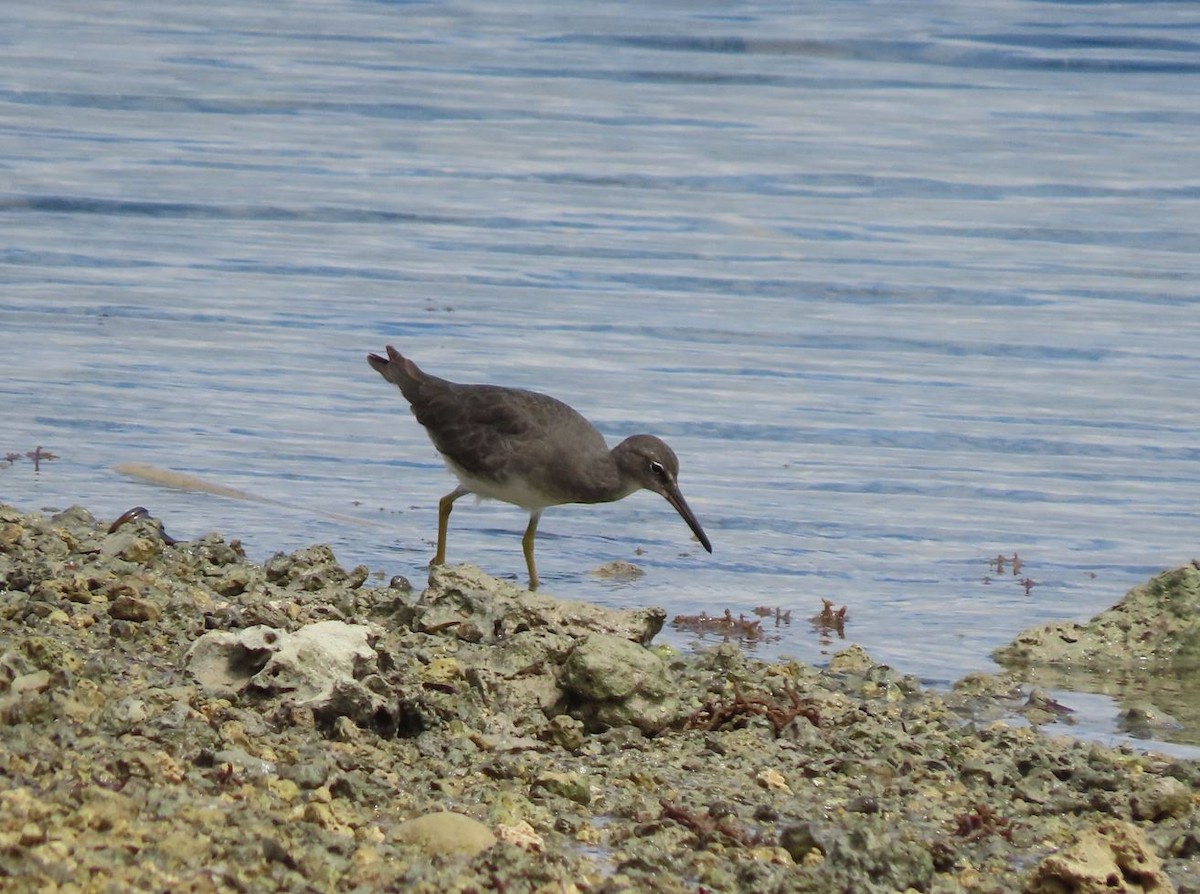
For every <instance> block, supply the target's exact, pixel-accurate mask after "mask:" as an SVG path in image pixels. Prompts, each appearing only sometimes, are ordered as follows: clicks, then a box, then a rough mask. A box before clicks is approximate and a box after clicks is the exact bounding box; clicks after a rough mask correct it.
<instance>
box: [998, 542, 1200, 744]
mask: <svg viewBox="0 0 1200 894" xmlns="http://www.w3.org/2000/svg"><path fill="white" fill-rule="evenodd" d="M994 657H995V659H996V660H997V661H998V662H1000V664H1002V665H1004V667H1005V668H1006V669H1008V670H1009V671H1010V673H1011V675H1012V677H1013V678H1020V679H1022V680H1025V681H1029V682H1031V683H1034V684H1036V685H1038V686H1043V687H1054V688H1058V689H1070V690H1073V691H1076V692H1097V693H1101V694H1103V695H1109V696H1112V697H1114V698H1115V699H1117V701H1118V702H1119V703H1120V705H1121V708H1120V713H1121V718H1120V723H1121V727H1122V729H1124V730H1126V731H1127V732H1129V733H1130V734H1131V735H1133V736H1134V737H1137V738H1161V737H1164V736H1169V737H1170V738H1171V739H1172V741H1177V742H1183V743H1190V744H1193V745H1200V564H1198V563H1196V562H1192V563H1189V564H1187V565H1184V566H1182V567H1180V568H1174V569H1171V570H1169V571H1164V572H1162V573H1161V574H1156V575H1155V576H1154V577H1152V578H1150V580H1148V581H1146V583H1144V584H1141V585H1139V586H1137V587H1134V588H1133V589H1131V590H1130V591H1129V592H1128V593H1126V594H1125V596H1124V597H1123V598H1122V599H1121V600H1120V601H1119V602H1118V603H1117V604H1116V605H1114V606H1112V607H1111V608H1109V609H1106V610H1105V611H1102V612H1100V614H1098V615H1096V617H1094V618H1092V619H1091V620H1090V621H1088V622H1087V623H1083V624H1081V623H1078V622H1075V621H1054V622H1051V623H1049V624H1042V625H1040V626H1038V627H1032V628H1030V629H1029V630H1025V631H1023V632H1022V633H1020V634H1019V635H1018V636H1017V638H1016V639H1015V640H1013V642H1012V643H1010V644H1009V645H1007V646H1004V647H1003V648H1001V649H998V650H997V651H996V652H995V654H994Z"/></svg>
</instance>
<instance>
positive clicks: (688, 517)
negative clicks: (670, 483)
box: [663, 487, 712, 553]
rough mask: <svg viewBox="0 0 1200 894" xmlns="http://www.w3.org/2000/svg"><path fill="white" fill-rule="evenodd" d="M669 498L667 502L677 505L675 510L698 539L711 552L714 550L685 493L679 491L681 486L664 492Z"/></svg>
mask: <svg viewBox="0 0 1200 894" xmlns="http://www.w3.org/2000/svg"><path fill="white" fill-rule="evenodd" d="M663 496H664V497H666V498H667V502H668V503H670V504H671V505H672V506H674V507H675V511H676V512H678V513H679V514H680V515H681V516H683V520H684V521H685V522H687V526H688V527H689V528H691V529H692V533H693V534H695V535H696V539H697V540H699V541H700V545H701V546H703V547H704V548H705V549H706V550H708V551H709V552H710V553H711V552H712V544H711V543H709V542H708V536H707V535H706V534H705V533H704V529H703V528H702V527H700V522H698V521H696V515H695V513H693V512H692V507H691V506H689V505H688V504H687V500H685V499H684V498H683V494H681V493H680V492H679V488H676V487H673V488H670V489H669V490H667V491H665V492H664V493H663Z"/></svg>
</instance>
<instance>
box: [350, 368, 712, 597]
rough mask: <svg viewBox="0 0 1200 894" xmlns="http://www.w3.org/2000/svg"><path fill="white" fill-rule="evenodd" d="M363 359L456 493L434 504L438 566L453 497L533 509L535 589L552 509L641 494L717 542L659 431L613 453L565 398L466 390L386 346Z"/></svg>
mask: <svg viewBox="0 0 1200 894" xmlns="http://www.w3.org/2000/svg"><path fill="white" fill-rule="evenodd" d="M367 362H369V363H370V364H371V367H372V368H373V369H374V370H375V371H376V372H378V373H379V374H380V375H381V376H383V377H384V378H385V379H387V380H388V381H389V382H391V383H392V384H394V385H397V386H399V388H400V391H401V392H402V393H403V394H404V397H405V399H407V400H408V402H409V404H411V406H412V411H413V415H414V416H416V417H417V421H418V422H419V423H421V425H423V426H425V431H426V432H428V433H429V437H430V440H432V441H433V446H434V447H436V448H437V451H438V453H440V454H441V455H442V459H444V460H445V461H446V465H447V466H448V467H449V469H450V471H451V472H453V473H454V476H455V477H456V478H458V487H456V488H454V490H452V491H450V493H448V494H446V496H444V497H442V499H441V500H440V501H439V502H438V539H437V552H436V553H434V556H433V563H432V564H434V565H441V564H443V563H444V562H445V561H446V527H447V523H448V522H449V521H450V511H451V509H453V508H454V501H455V500H457V499H458V498H459V497H462V496H465V495H467V494H475V495H476V496H477V497H479V498H481V499H492V500H503V501H504V502H505V503H512V504H513V505H515V506H520V507H521V508H522V509H526V510H528V511H529V525H528V527H526V528H525V536H524V537H523V538H522V540H521V546H522V548H523V549H524V551H525V564H526V566H527V567H528V568H529V589H531V590H536V589H537V585H538V576H537V567H536V566H535V565H534V562H533V538H534V536H535V535H536V533H537V526H538V520H539V519H540V518H541V517H542V510H544V509H545V508H546V507H547V506H558V505H560V504H562V503H610V502H612V501H614V500H620V499H623V498H625V497H627V496H629V495H630V494H631V493H633V492H634V491H637V490H642V489H643V488H644V489H645V490H652V491H654V492H655V493H656V494H660V495H661V496H663V497H665V498H666V500H667V502H668V503H670V504H671V505H672V506H674V507H675V511H676V512H678V513H679V514H680V515H681V516H683V520H684V521H685V522H687V525H688V527H689V528H691V529H692V533H693V534H695V535H696V539H698V540H699V541H700V544H701V545H702V546H703V547H704V548H705V549H706V550H708V551H709V552H710V553H711V552H712V544H711V543H709V542H708V537H707V536H705V534H704V529H703V528H701V527H700V522H698V521H697V520H696V516H695V515H694V514H693V513H692V510H691V508H689V507H688V504H687V501H686V500H684V499H683V494H681V493H680V492H679V485H678V484H677V483H676V480H675V479H676V477H677V476H678V474H679V460H678V459H677V458H676V457H675V452H674V451H673V450H671V448H670V447H668V446H667V445H666V444H665V443H663V442H662V441H661V440H659V439H658V438H656V437H654V436H653V435H633V436H631V437H628V438H626V439H625V440H624V441H622V442H621V443H620V444H618V445H617V446H616V447H614V448H612V449H611V450H609V449H608V445H607V444H605V443H604V436H603V435H601V434H600V432H599V431H598V430H597V429H596V427H595V426H594V425H592V424H591V423H590V422H588V421H587V420H586V419H584V418H583V417H582V416H581V415H579V413H577V412H575V410H573V409H571V408H570V407H569V406H567V405H566V404H565V403H563V402H562V401H561V400H556V399H555V398H553V397H550V396H549V395H546V394H539V393H538V392H536V391H523V390H521V389H518V388H502V387H500V386H499V385H460V384H457V383H455V382H447V381H446V380H445V379H439V378H438V377H437V376H431V375H429V374H428V373H425V372H422V371H421V369H420V368H419V367H418V366H417V365H416V364H415V363H413V362H412V361H411V360H409V359H407V358H406V357H403V356H401V354H400V352H399V351H397V350H396V349H395V348H393V347H392V346H391V345H388V348H387V357H380V356H379V355H378V354H368V355H367Z"/></svg>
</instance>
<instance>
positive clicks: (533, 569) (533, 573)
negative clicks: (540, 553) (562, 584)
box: [521, 509, 542, 590]
mask: <svg viewBox="0 0 1200 894" xmlns="http://www.w3.org/2000/svg"><path fill="white" fill-rule="evenodd" d="M541 517H542V511H541V510H540V509H537V510H535V511H533V512H531V513H529V526H528V527H527V528H526V529H525V536H524V537H522V538H521V548H522V549H523V550H524V551H525V567H526V568H528V569H529V589H531V590H536V589H537V588H538V576H537V566H536V565H534V564H533V538H534V537H535V536H536V535H537V526H538V519H540V518H541Z"/></svg>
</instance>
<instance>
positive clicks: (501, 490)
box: [442, 456, 562, 512]
mask: <svg viewBox="0 0 1200 894" xmlns="http://www.w3.org/2000/svg"><path fill="white" fill-rule="evenodd" d="M442 459H443V460H445V462H446V468H448V469H449V470H450V471H451V472H452V473H453V474H454V477H455V478H457V479H458V481H459V484H461V485H462V486H463V487H465V488H466V489H467V490H469V491H470V492H471V493H473V494H474V495H475V496H476V497H478V498H479V499H481V500H500V501H502V502H504V503H512V504H513V505H514V506H520V507H521V508H522V509H528V510H529V511H530V512H533V511H534V510H537V509H545V508H546V507H547V506H556V505H558V504H559V503H561V502H562V501H561V500H558V499H556V498H555V497H552V496H550V495H549V494H547V493H545V492H544V491H541V490H538V489H537V488H536V487H531V486H530V485H529V482H528V481H526V480H525V479H524V478H520V477H517V476H513V477H510V478H509V479H508V480H507V481H493V480H491V479H487V478H477V477H475V476H473V475H472V474H471V473H470V472H468V471H467V470H466V469H463V468H461V467H460V466H457V465H455V463H454V462H453V461H452V460H450V459H449V458H447V457H445V456H443V457H442Z"/></svg>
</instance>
